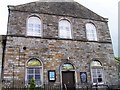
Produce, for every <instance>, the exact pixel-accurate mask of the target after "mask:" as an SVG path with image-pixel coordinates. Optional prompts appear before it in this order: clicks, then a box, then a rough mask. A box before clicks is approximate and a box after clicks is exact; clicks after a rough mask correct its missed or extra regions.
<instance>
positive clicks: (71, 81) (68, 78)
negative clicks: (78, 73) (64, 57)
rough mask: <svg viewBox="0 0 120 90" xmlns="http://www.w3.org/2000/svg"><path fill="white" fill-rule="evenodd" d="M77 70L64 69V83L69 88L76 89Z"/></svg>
mask: <svg viewBox="0 0 120 90" xmlns="http://www.w3.org/2000/svg"><path fill="white" fill-rule="evenodd" d="M74 74H75V72H74V71H62V85H63V88H64V89H65V88H67V90H75V75H74Z"/></svg>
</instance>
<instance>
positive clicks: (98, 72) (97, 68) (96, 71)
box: [90, 60, 103, 84]
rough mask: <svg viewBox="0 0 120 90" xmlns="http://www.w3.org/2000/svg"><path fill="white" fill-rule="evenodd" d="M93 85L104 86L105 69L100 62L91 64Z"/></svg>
mask: <svg viewBox="0 0 120 90" xmlns="http://www.w3.org/2000/svg"><path fill="white" fill-rule="evenodd" d="M90 67H91V79H92V83H93V84H96V83H97V84H98V83H99V84H103V67H102V64H101V62H100V61H98V60H94V61H92V62H91V64H90Z"/></svg>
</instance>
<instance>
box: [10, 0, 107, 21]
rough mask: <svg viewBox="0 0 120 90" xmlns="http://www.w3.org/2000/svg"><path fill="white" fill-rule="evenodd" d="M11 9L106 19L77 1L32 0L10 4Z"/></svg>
mask: <svg viewBox="0 0 120 90" xmlns="http://www.w3.org/2000/svg"><path fill="white" fill-rule="evenodd" d="M8 8H9V9H10V10H16V11H25V12H34V13H41V14H54V15H62V16H71V17H79V18H85V19H92V20H100V21H106V18H103V17H101V16H99V15H98V14H96V13H94V12H93V11H91V10H89V9H88V8H86V7H84V6H83V5H81V4H79V3H77V2H75V1H74V2H40V1H36V2H31V3H26V4H22V5H17V6H8Z"/></svg>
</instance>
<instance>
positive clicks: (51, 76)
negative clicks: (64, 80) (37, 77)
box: [48, 70, 56, 82]
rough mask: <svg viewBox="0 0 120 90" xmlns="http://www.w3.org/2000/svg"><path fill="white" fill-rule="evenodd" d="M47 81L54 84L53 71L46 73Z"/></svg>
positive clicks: (54, 75)
mask: <svg viewBox="0 0 120 90" xmlns="http://www.w3.org/2000/svg"><path fill="white" fill-rule="evenodd" d="M48 80H49V82H55V80H56V73H55V70H49V71H48Z"/></svg>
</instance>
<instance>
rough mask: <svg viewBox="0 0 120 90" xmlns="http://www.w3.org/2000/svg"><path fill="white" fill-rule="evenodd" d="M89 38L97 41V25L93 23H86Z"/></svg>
mask: <svg viewBox="0 0 120 90" xmlns="http://www.w3.org/2000/svg"><path fill="white" fill-rule="evenodd" d="M86 35H87V39H88V40H91V41H97V33H96V27H95V26H94V25H93V24H92V23H87V24H86Z"/></svg>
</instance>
